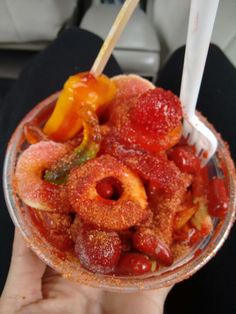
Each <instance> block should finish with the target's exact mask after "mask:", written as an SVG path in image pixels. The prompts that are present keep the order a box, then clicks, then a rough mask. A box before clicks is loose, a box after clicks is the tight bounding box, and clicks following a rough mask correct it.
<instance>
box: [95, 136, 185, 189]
mask: <svg viewBox="0 0 236 314" xmlns="http://www.w3.org/2000/svg"><path fill="white" fill-rule="evenodd" d="M101 149H102V152H103V153H106V154H110V155H112V156H114V157H116V158H118V159H120V160H122V162H123V163H124V164H125V165H126V166H128V167H129V168H130V169H131V170H133V171H134V172H136V173H137V174H138V175H139V176H140V177H141V178H142V179H143V180H145V181H149V182H153V183H154V184H155V185H156V186H157V187H158V188H159V189H161V190H163V191H165V192H173V191H175V190H177V189H179V186H180V185H182V184H183V179H184V178H183V177H184V176H185V175H182V174H181V172H180V170H179V169H178V168H177V166H176V165H175V164H174V162H172V161H169V160H168V159H167V158H166V155H164V154H162V155H152V154H149V153H144V152H142V151H139V150H132V149H127V148H126V147H125V146H124V145H122V144H120V143H119V142H118V139H117V138H116V137H115V136H114V135H112V134H111V135H109V136H107V137H106V138H105V139H104V141H103V143H102V148H101Z"/></svg>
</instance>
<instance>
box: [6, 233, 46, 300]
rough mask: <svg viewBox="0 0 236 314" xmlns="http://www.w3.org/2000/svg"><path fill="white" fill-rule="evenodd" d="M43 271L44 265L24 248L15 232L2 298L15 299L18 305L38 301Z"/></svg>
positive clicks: (23, 242) (18, 234) (21, 239)
mask: <svg viewBox="0 0 236 314" xmlns="http://www.w3.org/2000/svg"><path fill="white" fill-rule="evenodd" d="M44 271H45V265H44V263H43V262H42V261H40V260H39V259H38V258H37V256H36V255H35V254H34V253H33V252H32V251H31V250H30V249H29V248H28V247H27V246H26V243H25V241H24V240H23V238H22V236H21V235H20V233H19V231H17V230H16V231H15V238H14V244H13V252H12V259H11V265H10V270H9V273H8V277H7V282H6V285H5V288H4V291H3V294H2V297H3V298H4V297H5V298H7V299H9V300H13V299H15V301H16V303H17V304H18V305H22V304H28V303H31V302H33V301H35V300H38V299H40V298H41V297H42V296H41V278H42V276H43V273H44Z"/></svg>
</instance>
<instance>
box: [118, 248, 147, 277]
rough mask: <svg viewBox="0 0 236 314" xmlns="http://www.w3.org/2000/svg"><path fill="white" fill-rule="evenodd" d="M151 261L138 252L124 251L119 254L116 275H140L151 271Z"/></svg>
mask: <svg viewBox="0 0 236 314" xmlns="http://www.w3.org/2000/svg"><path fill="white" fill-rule="evenodd" d="M151 267H152V263H151V261H150V260H149V258H148V257H147V256H145V255H143V254H140V253H126V254H124V255H121V257H120V260H119V263H118V265H117V267H116V273H117V274H118V275H123V276H129V275H131V276H132V275H133V276H135V275H142V274H145V273H148V272H150V271H151Z"/></svg>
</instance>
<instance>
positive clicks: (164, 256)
mask: <svg viewBox="0 0 236 314" xmlns="http://www.w3.org/2000/svg"><path fill="white" fill-rule="evenodd" d="M133 246H134V248H135V249H136V250H138V251H140V252H143V253H145V254H147V255H149V256H150V257H151V258H154V259H156V260H157V261H158V262H159V263H161V264H162V265H165V266H170V265H171V264H172V263H173V255H172V253H171V251H170V249H169V248H168V246H167V245H166V244H165V243H163V242H162V241H160V240H159V239H158V238H157V236H156V235H155V234H154V233H153V232H152V231H151V230H145V231H137V232H136V233H135V234H134V236H133Z"/></svg>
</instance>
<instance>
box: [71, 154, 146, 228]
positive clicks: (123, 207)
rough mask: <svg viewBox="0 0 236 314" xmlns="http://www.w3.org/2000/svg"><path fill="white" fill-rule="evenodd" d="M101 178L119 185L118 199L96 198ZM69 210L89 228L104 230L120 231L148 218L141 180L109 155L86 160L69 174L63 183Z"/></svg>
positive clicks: (99, 196) (98, 196)
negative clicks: (108, 179) (90, 226)
mask: <svg viewBox="0 0 236 314" xmlns="http://www.w3.org/2000/svg"><path fill="white" fill-rule="evenodd" d="M105 178H114V179H115V180H116V181H117V180H118V181H119V182H120V184H121V188H122V193H121V195H119V197H118V199H112V198H111V199H106V198H104V197H102V196H101V195H99V193H98V191H97V189H96V186H97V184H98V183H99V182H100V181H101V180H104V179H105ZM67 188H68V189H67V191H68V195H69V200H70V203H71V206H72V207H73V208H74V210H75V211H76V212H77V213H78V214H79V215H80V217H81V218H82V219H83V220H84V221H85V222H86V223H89V224H92V225H96V226H97V227H99V228H103V229H108V230H123V229H127V228H129V227H131V226H134V225H135V224H137V223H139V222H140V221H142V220H143V219H144V218H145V217H146V215H147V214H148V209H147V196H146V192H145V189H144V187H143V184H142V182H141V180H140V179H139V178H138V177H137V176H136V175H135V174H134V173H133V172H132V171H131V170H129V169H128V168H127V167H126V166H125V165H124V164H123V163H122V162H120V161H118V160H117V159H116V158H114V157H112V156H110V155H103V156H101V157H99V158H95V159H92V160H89V161H88V162H87V163H85V164H83V165H82V166H80V167H77V168H74V169H72V170H71V172H70V174H69V176H68V180H67Z"/></svg>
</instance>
